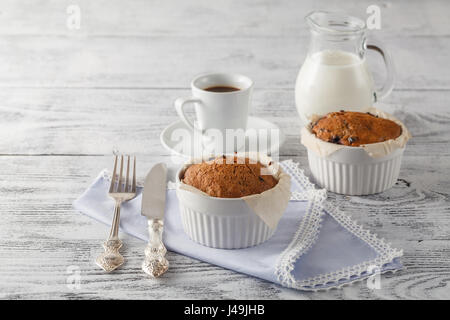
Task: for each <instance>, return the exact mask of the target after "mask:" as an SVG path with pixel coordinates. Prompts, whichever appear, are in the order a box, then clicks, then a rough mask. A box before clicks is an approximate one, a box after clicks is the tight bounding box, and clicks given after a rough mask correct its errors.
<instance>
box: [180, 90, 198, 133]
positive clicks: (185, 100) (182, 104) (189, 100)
mask: <svg viewBox="0 0 450 320" xmlns="http://www.w3.org/2000/svg"><path fill="white" fill-rule="evenodd" d="M201 102H202V101H201V100H200V99H196V98H193V97H191V98H178V99H177V100H175V103H174V105H175V110H176V111H177V113H178V116H179V117H180V118H181V120H183V122H184V124H185V125H186V126H188V128H189V129H191V130H195V127H194V124H193V123H192V122H191V121H190V120H189V119H188V118H187V117H186V114H185V113H184V107H185V106H186V105H187V104H188V103H201Z"/></svg>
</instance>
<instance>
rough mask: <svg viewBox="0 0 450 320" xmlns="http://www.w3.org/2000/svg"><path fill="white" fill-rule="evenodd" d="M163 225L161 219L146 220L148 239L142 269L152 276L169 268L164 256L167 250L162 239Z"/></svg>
mask: <svg viewBox="0 0 450 320" xmlns="http://www.w3.org/2000/svg"><path fill="white" fill-rule="evenodd" d="M163 227H164V222H163V220H161V219H149V220H148V230H149V233H150V240H149V242H148V245H147V247H146V248H145V259H144V262H143V263H142V270H143V271H144V272H145V273H147V274H149V275H150V276H152V277H154V278H157V277H159V276H161V275H162V274H163V273H165V272H166V271H167V269H169V261H167V259H166V257H165V255H166V252H167V250H166V247H165V246H164V243H163V241H162V233H163Z"/></svg>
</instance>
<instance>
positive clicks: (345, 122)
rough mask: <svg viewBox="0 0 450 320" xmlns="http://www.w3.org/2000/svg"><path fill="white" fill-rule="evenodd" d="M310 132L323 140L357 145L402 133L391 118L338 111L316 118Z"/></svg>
mask: <svg viewBox="0 0 450 320" xmlns="http://www.w3.org/2000/svg"><path fill="white" fill-rule="evenodd" d="M312 132H313V133H314V134H315V135H316V137H318V138H319V139H321V140H323V141H327V142H331V143H336V144H342V145H346V146H352V147H358V146H360V145H364V144H370V143H377V142H383V141H387V140H390V139H395V138H397V137H399V136H400V135H401V134H402V128H401V126H399V125H398V124H397V123H395V122H394V121H392V120H388V119H383V118H379V117H378V116H376V115H373V114H371V113H364V112H351V111H340V112H330V113H328V114H326V115H325V116H323V117H322V118H320V119H319V120H317V121H316V122H315V123H314V124H313V125H312Z"/></svg>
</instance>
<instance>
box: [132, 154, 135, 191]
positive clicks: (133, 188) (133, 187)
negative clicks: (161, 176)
mask: <svg viewBox="0 0 450 320" xmlns="http://www.w3.org/2000/svg"><path fill="white" fill-rule="evenodd" d="M131 192H136V156H134V165H133V185H132V186H131Z"/></svg>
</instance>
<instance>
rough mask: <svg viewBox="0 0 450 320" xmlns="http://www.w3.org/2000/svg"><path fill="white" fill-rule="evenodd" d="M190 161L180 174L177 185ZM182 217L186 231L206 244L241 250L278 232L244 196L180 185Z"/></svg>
mask: <svg viewBox="0 0 450 320" xmlns="http://www.w3.org/2000/svg"><path fill="white" fill-rule="evenodd" d="M189 165H190V164H186V165H184V166H183V167H182V168H181V169H180V170H179V171H178V173H177V177H176V179H177V184H178V185H179V184H180V183H182V182H181V180H182V178H183V177H184V172H185V170H186V169H187V168H188V167H189ZM176 192H177V197H178V200H179V207H180V214H181V220H182V223H183V228H184V231H185V232H186V234H187V235H188V236H189V237H190V238H191V239H192V240H194V241H195V242H198V243H200V244H202V245H205V246H208V247H213V248H221V249H239V248H246V247H251V246H255V245H258V244H260V243H262V242H264V241H266V240H268V239H269V238H270V237H271V236H272V235H273V233H274V231H275V230H274V229H273V230H272V229H271V228H269V226H268V225H267V224H266V223H264V221H263V220H262V219H261V218H260V217H259V216H258V215H256V214H255V213H254V212H252V210H251V209H250V207H249V206H248V205H247V203H246V202H245V201H244V200H243V199H241V198H217V197H210V196H208V195H205V194H202V193H197V192H190V191H186V190H183V189H181V188H179V187H177V190H176Z"/></svg>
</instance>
